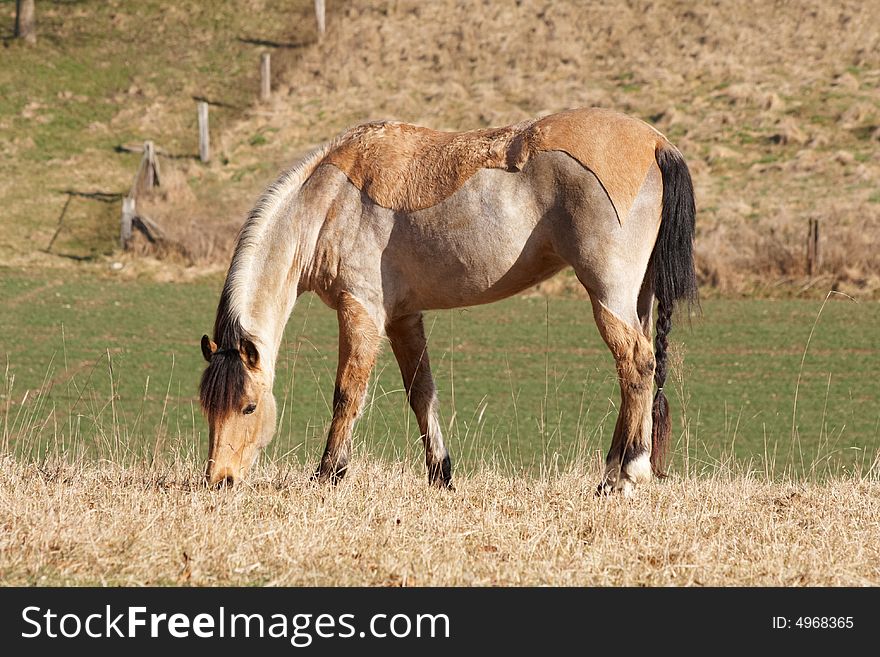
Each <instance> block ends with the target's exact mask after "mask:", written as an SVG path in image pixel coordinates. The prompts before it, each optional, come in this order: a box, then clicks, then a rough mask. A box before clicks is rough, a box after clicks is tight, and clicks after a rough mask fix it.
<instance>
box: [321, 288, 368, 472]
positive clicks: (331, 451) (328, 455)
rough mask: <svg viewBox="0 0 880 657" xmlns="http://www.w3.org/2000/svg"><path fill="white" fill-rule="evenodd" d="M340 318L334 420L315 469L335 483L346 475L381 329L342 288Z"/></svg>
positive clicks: (360, 304) (363, 308) (362, 307)
mask: <svg viewBox="0 0 880 657" xmlns="http://www.w3.org/2000/svg"><path fill="white" fill-rule="evenodd" d="M336 314H337V318H338V320H339V364H338V366H337V369H336V388H335V390H334V391H333V420H332V421H331V423H330V434H329V435H328V437H327V447H326V448H325V449H324V455H323V456H322V457H321V464H320V465H319V466H318V471H317V472H316V473H315V478H316V479H318V480H320V481H330V482H332V483H336V482H338V481H339V479H341V478H342V477H343V476H344V475H345V470H346V468H348V458H349V454H350V451H351V434H352V430H353V429H354V424H355V422H356V421H357V419H358V417H359V416H360V414H361V410H362V409H363V405H364V399H365V397H366V394H367V383H368V382H369V379H370V372H371V371H372V369H373V365H374V363H375V362H376V355H377V354H378V353H379V344H380V340H379V329H378V324H377V322H376V320H375V319H374V318H373V317H372V316H371V315H370V313H369V312H368V311H367V309H366V307H365V306H364V305H363V304H362V303H360V302H359V301H358V300H357V299H355V298H354V297H353V296H351V295H350V294H348V293H346V292H343V293H342V295H341V298H340V300H339V306H338V308H337V311H336Z"/></svg>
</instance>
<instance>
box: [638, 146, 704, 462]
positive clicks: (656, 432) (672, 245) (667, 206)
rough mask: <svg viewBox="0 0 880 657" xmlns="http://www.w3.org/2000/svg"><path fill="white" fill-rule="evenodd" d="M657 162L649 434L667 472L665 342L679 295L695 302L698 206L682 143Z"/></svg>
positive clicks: (662, 151)
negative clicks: (659, 193)
mask: <svg viewBox="0 0 880 657" xmlns="http://www.w3.org/2000/svg"><path fill="white" fill-rule="evenodd" d="M657 166H659V167H660V173H661V174H662V176H663V210H662V213H661V216H660V232H659V233H658V235H657V243H656V244H655V245H654V252H653V253H652V254H651V266H650V267H649V268H648V271H650V272H653V277H654V280H653V283H654V296H655V297H656V298H657V329H656V331H655V335H654V360H655V361H656V369H655V370H654V383H655V384H656V386H657V392H656V394H655V395H654V407H653V412H652V420H653V425H654V426H653V430H652V436H651V469H652V470H653V471H654V474H656V475H658V476H663V475H664V471H663V463H664V461H665V459H666V452H667V450H668V447H669V436H670V434H671V433H672V425H671V422H670V419H669V402H668V401H667V400H666V395H664V394H663V385H664V384H665V383H666V369H667V362H666V361H667V354H666V351H667V347H668V345H669V338H668V336H669V331H670V329H671V328H672V311H673V310H674V308H675V303H676V301H678V300H679V299H682V300H685V301H687V302H688V303H689V304H693V303H696V302H697V300H698V295H697V274H696V272H695V271H694V226H695V222H696V214H697V211H696V206H695V205H694V185H693V182H692V181H691V174H690V171H688V167H687V164H686V163H685V161H684V158H683V157H682V155H681V153H679V152H678V149H676V148H675V147H673V146H671V145H668V144H667V145H665V146H663V147H661V148H659V149H658V150H657Z"/></svg>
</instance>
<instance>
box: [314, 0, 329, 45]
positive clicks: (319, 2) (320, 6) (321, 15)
mask: <svg viewBox="0 0 880 657" xmlns="http://www.w3.org/2000/svg"><path fill="white" fill-rule="evenodd" d="M325 17H326V14H325V11H324V0H315V18H316V19H317V21H318V41H322V40H323V39H324V32H325V31H326V23H325V20H324V19H325Z"/></svg>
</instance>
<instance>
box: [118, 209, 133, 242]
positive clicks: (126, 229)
mask: <svg viewBox="0 0 880 657" xmlns="http://www.w3.org/2000/svg"><path fill="white" fill-rule="evenodd" d="M134 217H135V200H134V199H133V198H132V197H131V196H126V197H125V198H124V199H122V228H121V230H120V232H119V245H120V246H121V247H122V248H123V249H126V248H128V243H129V241H130V240H131V225H132V223H134Z"/></svg>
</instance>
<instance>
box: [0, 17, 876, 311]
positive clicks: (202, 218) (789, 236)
mask: <svg viewBox="0 0 880 657" xmlns="http://www.w3.org/2000/svg"><path fill="white" fill-rule="evenodd" d="M13 9H14V3H13V2H12V1H11V0H5V1H4V2H0V17H5V21H6V25H7V26H8V27H7V28H6V29H7V32H6V33H5V36H4V47H3V48H2V49H0V137H2V139H0V208H2V210H0V212H2V222H3V225H4V232H3V236H2V238H0V254H2V255H3V257H4V259H5V260H6V261H7V262H9V261H12V262H15V263H28V262H30V263H40V264H41V265H44V266H57V265H59V264H62V265H63V263H65V262H67V260H69V259H63V258H62V259H60V260H59V259H58V258H53V257H49V256H46V255H44V254H41V253H40V252H39V249H45V248H46V246H47V245H48V244H49V242H50V240H51V239H52V235H53V234H54V233H55V231H56V227H57V224H58V219H59V216H60V215H61V212H62V208H63V207H64V204H65V203H66V202H67V200H68V194H66V192H68V191H70V192H73V193H74V195H73V196H72V199H71V202H70V205H69V207H68V210H67V212H66V214H65V215H64V221H63V225H62V226H61V230H60V231H59V235H58V237H57V239H56V241H55V242H54V243H53V249H52V252H53V253H56V254H65V255H68V256H73V257H76V258H83V257H85V258H92V259H94V258H96V257H98V259H99V262H100V257H101V256H103V255H105V254H108V253H111V252H112V251H113V250H114V248H115V237H116V232H117V228H116V225H117V218H118V215H119V195H120V194H122V193H123V192H125V191H126V190H127V188H128V186H129V185H130V182H131V177H132V176H133V173H134V170H135V167H136V164H137V159H138V156H137V155H133V154H130V153H118V152H116V151H115V150H114V148H115V147H117V146H118V145H120V144H125V143H129V142H135V143H137V142H138V141H142V140H143V139H146V138H151V139H153V140H155V141H156V143H157V144H158V145H159V147H160V148H162V149H163V150H164V151H165V152H167V153H169V154H170V155H171V156H173V157H164V158H163V159H162V165H163V170H164V172H165V174H166V182H165V184H164V186H163V188H162V190H161V193H160V194H159V195H158V196H157V197H156V198H154V199H153V200H152V202H151V203H148V204H146V205H145V207H147V208H148V209H149V212H150V214H151V216H153V217H154V218H155V219H157V220H158V221H160V222H161V223H162V225H163V227H165V228H166V230H167V232H168V233H169V235H170V236H171V237H172V239H173V240H174V241H175V242H176V244H177V247H176V248H173V249H171V250H170V252H171V253H173V254H176V255H177V256H178V257H177V259H176V261H178V262H182V263H183V264H184V265H190V264H193V263H196V264H199V265H200V266H207V265H210V264H211V263H214V264H215V265H217V266H222V264H225V262H226V259H227V258H228V251H229V247H230V243H231V240H232V238H233V236H234V234H235V229H236V228H237V226H238V225H239V224H240V222H241V219H242V217H243V215H244V213H245V212H246V210H247V208H248V207H249V206H250V205H251V204H252V203H253V200H254V199H255V197H256V195H257V194H258V193H259V191H260V189H262V188H263V187H264V186H265V185H266V184H267V183H268V182H269V181H270V180H271V179H272V178H273V176H274V174H275V172H276V171H277V170H278V169H279V168H281V167H283V166H285V165H287V164H289V163H290V162H291V161H293V160H294V159H296V157H297V156H298V154H300V153H302V152H303V151H305V150H307V149H308V148H310V147H311V146H313V145H315V144H316V143H320V142H322V141H324V140H327V139H329V138H330V137H332V136H333V135H334V134H336V133H337V132H338V131H339V130H341V129H342V128H344V127H346V126H348V125H350V124H352V123H356V122H360V121H364V120H368V119H376V118H396V119H401V120H407V121H414V122H418V123H422V124H426V125H431V126H434V127H438V128H447V129H467V128H475V127H482V126H487V125H499V124H504V123H508V122H511V121H517V120H521V119H523V118H527V117H530V116H534V115H537V114H540V113H543V112H549V111H555V110H559V109H562V108H565V107H570V106H574V105H601V106H606V107H612V108H616V109H620V110H623V111H626V112H629V113H632V114H634V115H636V116H639V117H641V118H644V119H646V120H648V121H650V122H652V123H654V124H655V125H657V126H658V127H659V128H660V129H661V130H663V131H665V132H666V133H667V134H668V135H669V136H670V138H672V139H673V140H674V141H675V142H676V143H677V144H678V145H679V146H680V147H681V149H682V150H683V151H684V153H685V154H686V156H687V158H688V160H689V162H690V163H691V168H692V171H693V173H694V176H695V179H696V183H697V192H698V206H699V226H698V256H699V259H698V262H699V269H700V274H701V279H702V281H703V283H704V286H705V287H706V289H708V288H709V286H714V288H715V289H718V290H721V291H722V292H728V293H729V292H749V293H755V292H757V293H760V294H765V295H766V294H769V295H779V294H814V295H822V294H824V291H827V290H828V289H830V288H832V287H833V288H835V289H841V290H844V291H847V292H849V293H851V294H858V295H873V294H875V293H877V291H878V290H880V278H878V275H877V273H876V272H877V271H880V261H878V257H880V256H878V253H880V249H878V248H877V246H878V238H877V235H878V230H880V194H878V191H877V186H876V180H877V179H878V176H880V149H878V143H880V110H878V107H880V54H878V53H880V19H878V16H880V7H878V5H877V3H876V2H860V1H856V0H846V1H844V2H839V3H832V4H829V3H823V2H819V1H818V0H800V1H799V2H795V3H785V4H779V3H773V2H763V1H757V0H756V1H745V0H736V1H735V2H725V3H716V4H714V5H694V4H693V3H691V2H686V1H684V0H661V1H659V2H657V1H652V2H647V1H645V2H641V1H634V2H623V1H619V2H612V3H584V2H574V1H560V2H554V3H549V4H548V3H545V2H540V1H538V0H521V1H519V2H512V1H510V2H497V3H470V2H467V3H465V2H456V1H455V0H440V1H438V2H432V3H423V2H418V1H416V0H400V1H395V2H382V1H379V0H353V1H352V2H347V3H329V8H328V20H327V22H328V36H327V38H326V40H325V41H324V42H322V43H321V44H317V43H316V41H315V27H314V20H313V15H312V3H311V2H306V1H305V0H297V1H295V2H280V1H275V0H250V1H240V2H231V1H229V2H215V3H211V4H210V8H209V7H208V5H205V4H204V3H196V2H182V3H171V4H169V3H162V2H143V3H135V4H132V3H124V2H97V1H96V0H84V1H82V2H76V3H71V2H48V1H46V2H40V3H38V20H39V33H40V38H39V41H38V43H37V45H36V46H35V47H30V48H28V47H25V46H23V45H22V44H19V43H17V42H15V41H14V40H12V39H10V38H9V35H10V32H9V31H10V30H11V25H12V14H13ZM264 50H265V51H271V52H272V55H273V61H274V62H275V65H276V74H275V80H274V82H275V93H274V96H273V100H272V101H271V102H270V103H269V104H267V105H265V106H260V105H257V104H255V103H254V99H255V97H256V91H257V63H258V59H259V54H260V52H262V51H264ZM197 97H198V98H201V97H204V98H206V99H208V100H210V101H211V102H212V121H214V122H215V123H213V128H212V130H213V134H212V139H213V141H214V148H215V154H216V156H215V158H214V161H213V162H212V163H211V164H210V165H208V166H205V165H202V164H200V163H198V162H197V161H196V160H195V159H194V158H193V156H194V154H195V152H196V131H195V121H196V118H195V100H194V99H195V98H197ZM83 194H86V196H84V195H83ZM89 195H90V196H89ZM810 218H819V219H821V221H822V224H821V230H822V235H823V245H822V251H823V255H824V265H823V268H822V269H821V271H820V275H819V276H818V277H816V278H814V279H812V280H810V279H808V278H807V277H806V276H805V271H804V240H805V235H806V222H807V220H808V219H810ZM181 254H182V256H183V257H182V259H181V258H180V257H179V256H180V255H181ZM166 255H167V252H166ZM133 266H139V265H133ZM174 271H176V270H174ZM174 271H172V275H177V274H176V273H174Z"/></svg>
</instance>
